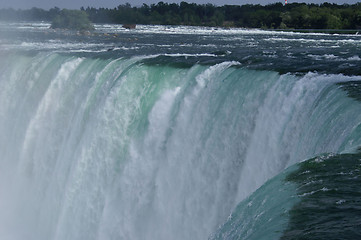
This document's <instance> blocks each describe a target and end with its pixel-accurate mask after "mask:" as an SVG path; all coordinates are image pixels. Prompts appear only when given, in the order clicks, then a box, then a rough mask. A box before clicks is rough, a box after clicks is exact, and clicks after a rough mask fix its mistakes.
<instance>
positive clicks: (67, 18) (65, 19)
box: [51, 9, 94, 30]
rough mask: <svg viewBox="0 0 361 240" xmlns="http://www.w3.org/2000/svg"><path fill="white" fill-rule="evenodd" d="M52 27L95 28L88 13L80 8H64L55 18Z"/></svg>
mask: <svg viewBox="0 0 361 240" xmlns="http://www.w3.org/2000/svg"><path fill="white" fill-rule="evenodd" d="M51 28H63V29H71V30H94V26H93V24H92V23H91V22H90V20H89V18H88V15H87V14H86V13H85V12H84V11H80V10H67V9H63V10H61V11H60V12H59V14H58V15H57V16H56V17H55V18H54V19H53V21H52V23H51Z"/></svg>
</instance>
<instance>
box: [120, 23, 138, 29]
mask: <svg viewBox="0 0 361 240" xmlns="http://www.w3.org/2000/svg"><path fill="white" fill-rule="evenodd" d="M122 27H123V28H126V29H135V27H136V25H135V24H123V26H122Z"/></svg>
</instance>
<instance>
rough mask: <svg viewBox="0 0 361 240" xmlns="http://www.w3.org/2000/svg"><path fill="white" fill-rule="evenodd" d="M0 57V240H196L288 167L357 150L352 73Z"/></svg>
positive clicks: (157, 59) (228, 63)
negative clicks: (324, 155)
mask: <svg viewBox="0 0 361 240" xmlns="http://www.w3.org/2000/svg"><path fill="white" fill-rule="evenodd" d="M51 43H53V42H51ZM207 47H208V46H207ZM1 53H2V54H3V55H2V57H1V58H0V104H1V107H0V132H1V135H0V156H1V157H0V212H1V214H0V238H1V239H9V240H20V239H29V240H32V239H34V240H35V239H36V240H49V239H54V240H64V239H72V240H77V239H78V240H80V239H99V240H100V239H127V240H131V239H134V240H141V239H158V240H162V239H173V240H177V239H207V238H208V237H210V236H211V235H212V234H213V233H214V232H215V231H216V230H217V229H218V227H219V226H220V225H221V224H223V223H224V222H225V221H226V219H227V217H228V216H229V215H230V213H231V212H232V211H233V210H234V209H235V207H236V206H237V205H238V203H239V202H240V201H241V200H243V199H245V198H246V197H248V196H249V195H250V194H251V193H252V192H254V191H255V190H256V189H257V188H259V187H260V186H261V185H262V184H264V183H265V182H266V181H267V180H268V179H269V178H271V177H273V176H275V175H277V174H278V173H280V172H281V171H282V170H284V169H285V168H286V167H288V166H290V165H293V164H294V163H297V162H299V161H301V160H304V159H307V158H311V157H314V156H315V155H318V154H321V153H325V152H336V153H342V152H352V151H354V150H356V148H357V147H358V146H359V145H360V143H361V138H360V137H361V134H360V131H359V128H360V123H361V113H360V111H359V110H358V109H359V107H360V103H359V102H358V101H357V100H355V99H353V98H351V97H349V96H348V92H347V90H345V89H344V88H343V87H342V83H346V82H352V81H360V80H361V78H360V77H359V76H345V75H343V74H321V73H315V72H313V73H305V74H293V73H287V74H280V73H278V72H277V71H272V70H267V71H266V70H259V69H258V70H256V69H252V67H245V66H244V64H243V63H240V61H233V60H227V59H226V60H224V61H218V62H210V63H207V62H206V63H192V64H188V63H187V64H182V62H181V63H179V62H177V60H178V57H179V56H170V55H163V56H159V55H151V54H148V55H146V56H139V55H136V56H131V57H129V56H128V57H119V56H116V55H115V54H114V55H111V57H109V56H108V55H101V56H100V57H97V55H95V54H93V55H91V54H90V55H87V54H86V53H84V54H78V53H72V54H68V53H67V54H65V53H62V52H56V51H28V52H26V51H24V52H21V51H20V52H14V51H7V52H6V51H4V52H1ZM208 57H209V56H208ZM211 57H214V56H213V55H212V56H211ZM185 58H186V59H187V58H188V55H186V56H185ZM164 59H165V60H164ZM247 61H248V60H247ZM350 61H351V60H350ZM352 61H353V60H352Z"/></svg>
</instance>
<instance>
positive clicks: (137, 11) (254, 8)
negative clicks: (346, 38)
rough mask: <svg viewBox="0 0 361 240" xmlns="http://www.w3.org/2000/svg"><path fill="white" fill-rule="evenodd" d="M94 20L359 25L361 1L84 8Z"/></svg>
mask: <svg viewBox="0 0 361 240" xmlns="http://www.w3.org/2000/svg"><path fill="white" fill-rule="evenodd" d="M81 10H82V11H83V12H86V13H87V14H88V16H89V18H90V20H91V21H92V22H94V23H134V24H164V25H180V24H182V25H202V26H222V27H247V28H268V29H286V28H290V29H359V28H361V3H357V4H353V5H348V4H344V5H337V4H330V3H323V4H321V5H319V4H305V3H292V4H287V5H283V4H281V3H275V4H270V5H266V6H261V5H242V6H237V5H225V6H215V5H212V4H195V3H186V2H181V3H180V4H175V3H171V4H169V3H164V2H159V3H157V4H151V5H147V4H143V5H142V6H140V7H132V6H131V5H130V4H129V3H127V4H123V5H119V6H118V7H117V8H112V9H109V8H99V9H96V8H90V7H87V8H81ZM59 12H60V9H59V8H52V9H50V10H49V11H45V10H42V9H38V8H32V9H30V10H13V9H3V10H0V20H1V19H3V20H4V19H14V18H18V19H21V20H48V21H50V20H52V19H53V18H54V16H56V14H57V13H59Z"/></svg>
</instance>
